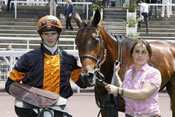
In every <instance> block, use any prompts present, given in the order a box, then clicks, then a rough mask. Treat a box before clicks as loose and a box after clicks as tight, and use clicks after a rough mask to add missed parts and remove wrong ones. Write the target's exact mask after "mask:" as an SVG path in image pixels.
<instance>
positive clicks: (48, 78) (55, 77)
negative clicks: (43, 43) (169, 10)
mask: <svg viewBox="0 0 175 117" xmlns="http://www.w3.org/2000/svg"><path fill="white" fill-rule="evenodd" d="M43 89H45V90H48V91H51V92H55V93H57V94H59V92H60V55H59V54H56V55H48V54H46V53H45V54H44V80H43Z"/></svg>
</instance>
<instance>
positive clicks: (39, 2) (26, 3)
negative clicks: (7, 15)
mask: <svg viewBox="0 0 175 117" xmlns="http://www.w3.org/2000/svg"><path fill="white" fill-rule="evenodd" d="M12 4H14V11H15V15H14V16H15V19H16V18H17V14H18V11H17V7H18V5H26V6H27V5H28V2H27V1H18V0H14V1H12V2H11V6H12ZM33 4H36V5H42V6H43V5H45V6H46V5H48V4H49V3H48V1H33ZM59 4H66V2H57V3H56V6H58V5H59ZM72 4H74V5H85V6H86V20H88V19H89V17H88V16H89V6H90V5H92V2H72Z"/></svg>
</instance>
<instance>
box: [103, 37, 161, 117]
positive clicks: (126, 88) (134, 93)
mask: <svg viewBox="0 0 175 117" xmlns="http://www.w3.org/2000/svg"><path fill="white" fill-rule="evenodd" d="M130 55H131V57H132V59H133V65H131V66H130V68H129V69H128V70H127V71H126V73H125V76H124V81H123V83H122V82H121V80H120V78H119V75H118V71H119V65H117V66H115V70H116V72H115V75H116V80H117V86H114V85H111V84H108V85H107V86H106V89H107V91H108V92H109V93H110V94H113V95H114V96H117V95H118V94H120V95H121V96H123V97H124V99H125V112H126V117H160V109H159V105H158V92H159V89H160V85H161V74H160V71H159V70H158V69H156V68H154V67H152V66H150V65H149V64H148V61H149V59H150V57H151V55H152V50H151V47H150V45H149V43H148V42H146V41H143V40H138V41H136V42H135V43H134V45H133V47H132V48H131V51H130Z"/></svg>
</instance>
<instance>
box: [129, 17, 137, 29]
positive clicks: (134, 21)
mask: <svg viewBox="0 0 175 117" xmlns="http://www.w3.org/2000/svg"><path fill="white" fill-rule="evenodd" d="M127 24H128V27H135V25H136V24H137V21H136V19H135V18H132V17H131V18H129V19H128V22H127Z"/></svg>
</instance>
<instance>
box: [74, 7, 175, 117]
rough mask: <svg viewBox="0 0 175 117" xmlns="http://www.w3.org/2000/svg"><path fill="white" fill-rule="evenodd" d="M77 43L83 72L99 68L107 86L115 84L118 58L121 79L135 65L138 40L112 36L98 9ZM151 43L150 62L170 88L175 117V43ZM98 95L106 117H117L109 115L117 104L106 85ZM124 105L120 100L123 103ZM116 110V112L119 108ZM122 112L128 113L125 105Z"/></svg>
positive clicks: (98, 91)
mask: <svg viewBox="0 0 175 117" xmlns="http://www.w3.org/2000/svg"><path fill="white" fill-rule="evenodd" d="M75 41H76V44H77V48H78V51H79V57H80V60H81V63H82V72H83V73H88V72H90V71H93V70H95V69H96V68H97V67H98V68H100V72H101V73H102V74H103V75H104V80H105V82H107V83H110V82H111V79H112V75H113V64H114V62H115V60H117V59H118V60H120V62H121V69H120V72H119V73H120V76H121V78H123V75H124V73H125V71H126V70H127V69H128V67H129V66H130V65H131V63H132V59H131V58H130V54H129V50H130V48H131V47H132V44H133V42H134V40H132V39H128V38H125V39H123V40H119V38H118V37H117V38H116V39H115V38H114V37H112V36H111V35H110V34H108V33H107V31H106V30H105V29H104V27H103V26H102V25H101V24H100V12H99V11H98V10H97V11H96V12H95V15H94V18H93V20H92V21H91V23H89V24H86V25H83V26H82V27H81V28H80V30H79V31H78V33H77V36H76V40H75ZM149 43H150V45H151V47H152V57H151V59H150V61H149V63H150V64H151V65H153V66H154V67H156V68H158V69H159V70H160V72H161V75H162V85H161V89H163V88H164V87H166V88H167V92H168V94H169V96H170V99H171V108H172V112H173V113H172V115H173V117H175V90H174V89H175V41H168V40H162V41H161V40H150V41H149ZM95 96H96V99H97V105H100V108H101V114H102V117H115V116H117V114H116V115H113V116H111V115H109V114H108V113H107V112H108V110H109V107H111V104H112V103H114V100H113V99H114V98H113V97H112V98H111V97H110V96H109V95H108V94H107V92H106V90H105V89H104V87H103V86H102V85H101V86H100V85H99V86H96V87H95ZM107 99H109V100H107ZM121 102H122V101H121V100H119V103H121ZM106 105H107V106H106ZM119 105H120V104H119ZM112 106H114V105H112ZM102 107H104V108H102ZM105 107H106V108H105ZM112 109H113V108H112ZM113 110H114V111H115V109H113ZM119 110H120V111H124V105H122V106H119Z"/></svg>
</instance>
